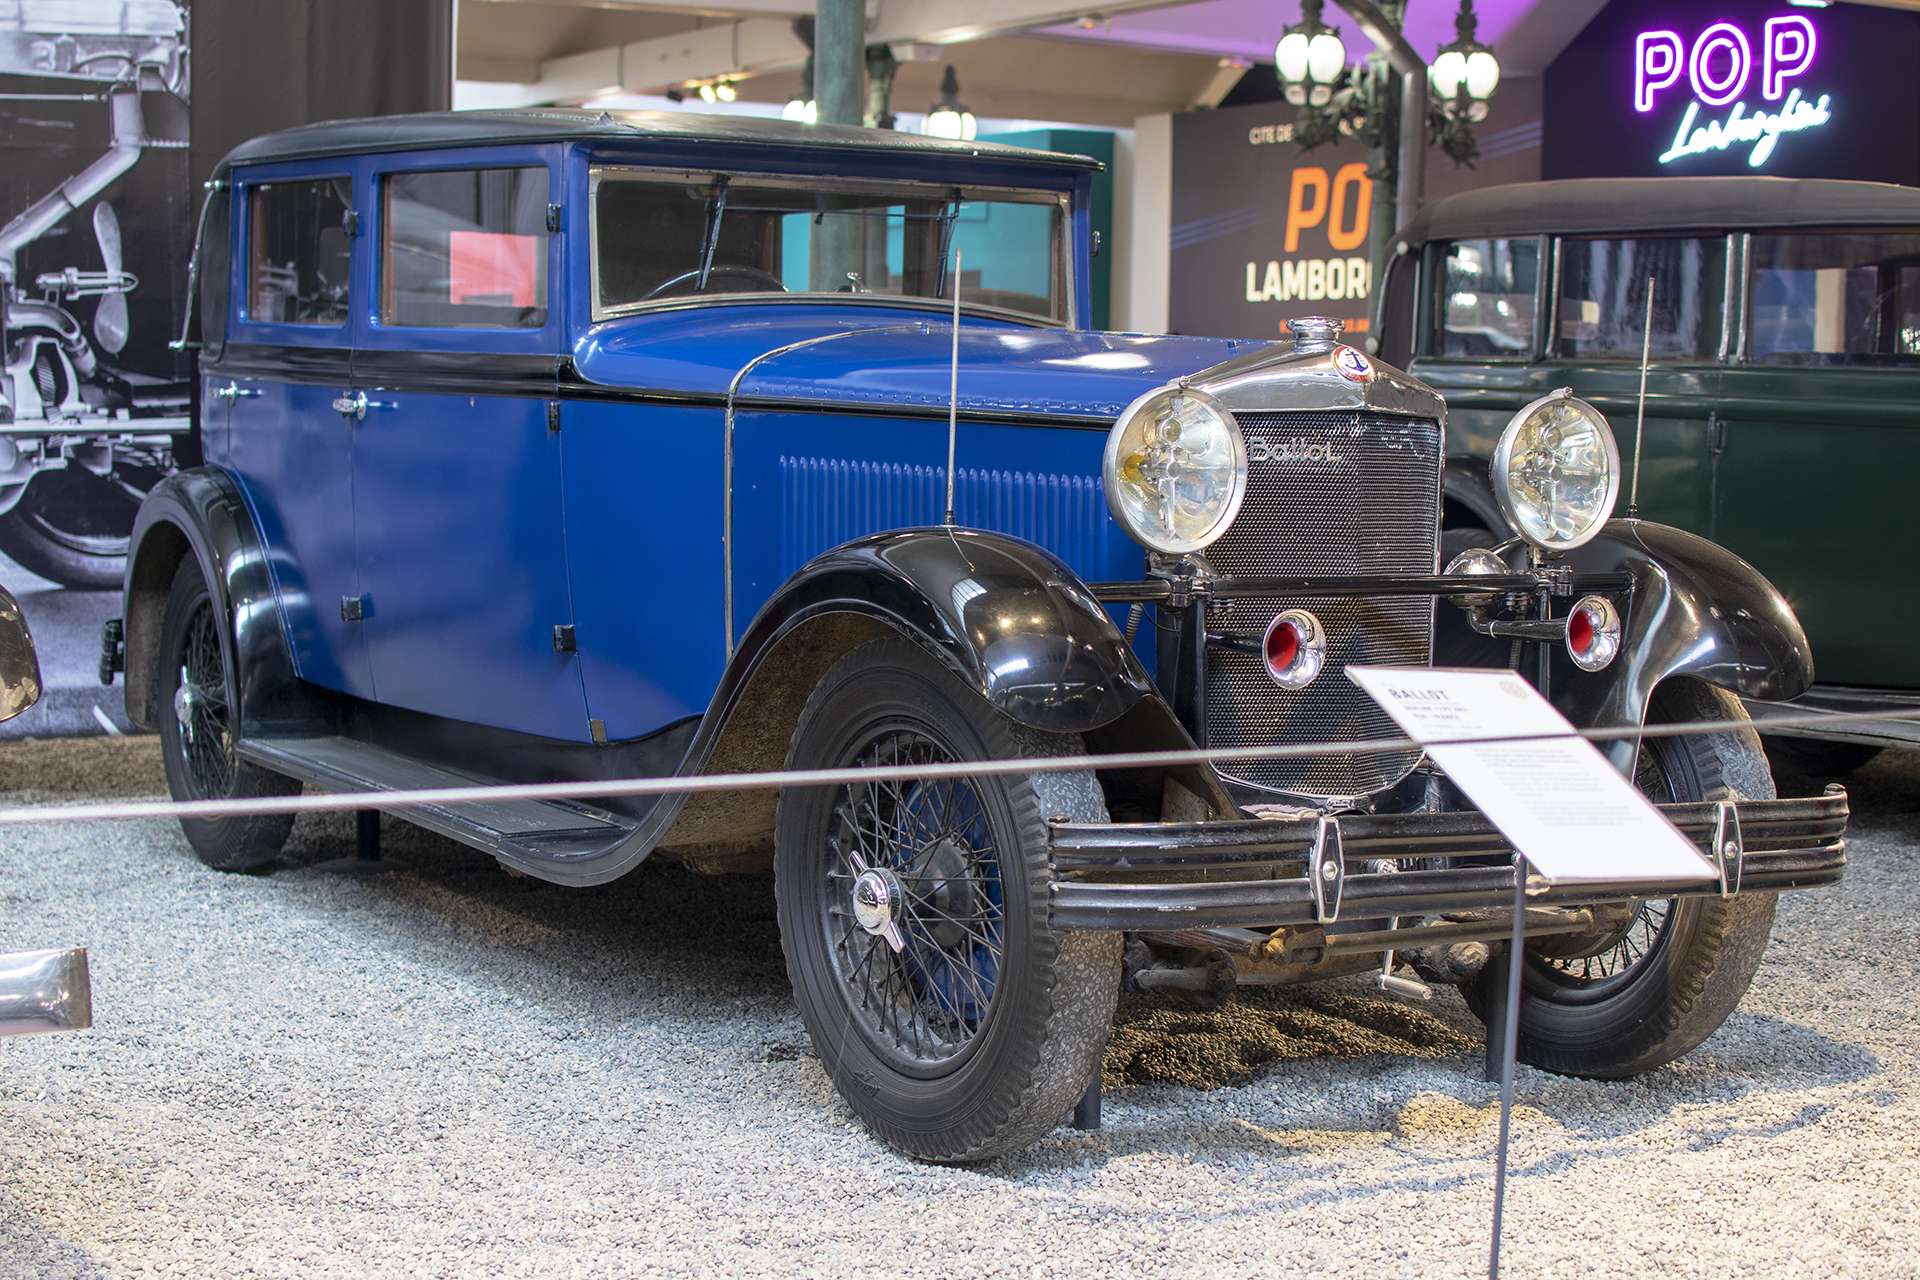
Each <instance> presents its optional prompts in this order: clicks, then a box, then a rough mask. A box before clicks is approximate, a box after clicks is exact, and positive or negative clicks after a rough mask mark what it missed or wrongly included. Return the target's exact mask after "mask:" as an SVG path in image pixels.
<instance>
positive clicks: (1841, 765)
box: [1760, 733, 1881, 778]
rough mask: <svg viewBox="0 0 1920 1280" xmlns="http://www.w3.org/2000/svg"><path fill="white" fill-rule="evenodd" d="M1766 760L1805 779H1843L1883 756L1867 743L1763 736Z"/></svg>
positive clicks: (1762, 741)
mask: <svg viewBox="0 0 1920 1280" xmlns="http://www.w3.org/2000/svg"><path fill="white" fill-rule="evenodd" d="M1760 744H1761V745H1762V746H1764V747H1765V748H1766V749H1767V759H1768V760H1770V761H1772V763H1773V766H1774V768H1776V769H1778V770H1779V771H1780V772H1781V773H1797V774H1799V775H1800V776H1801V777H1803V778H1844V777H1846V776H1847V775H1848V774H1850V773H1852V772H1853V771H1854V770H1855V769H1858V768H1859V767H1860V766H1861V765H1863V764H1865V763H1867V761H1869V760H1871V759H1873V758H1874V757H1875V756H1877V755H1879V754H1880V751H1881V748H1879V747H1875V746H1870V745H1869V744H1867V743H1864V742H1822V741H1820V740H1819V739H1817V738H1780V737H1775V736H1774V735H1773V734H1770V733H1769V734H1762V735H1761V736H1760Z"/></svg>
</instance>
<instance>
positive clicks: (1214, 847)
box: [1049, 786, 1847, 931]
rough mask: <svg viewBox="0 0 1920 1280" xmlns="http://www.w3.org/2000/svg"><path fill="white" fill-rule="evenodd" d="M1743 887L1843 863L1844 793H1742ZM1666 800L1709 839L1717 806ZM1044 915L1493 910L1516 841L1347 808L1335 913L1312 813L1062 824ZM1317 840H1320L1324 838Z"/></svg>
mask: <svg viewBox="0 0 1920 1280" xmlns="http://www.w3.org/2000/svg"><path fill="white" fill-rule="evenodd" d="M1733 808H1734V810H1735V811H1736V813H1737V814H1738V818H1739V831H1740V833H1741V842H1742V849H1741V852H1740V868H1739V874H1738V876H1737V877H1736V879H1737V883H1738V885H1739V889H1738V892H1741V893H1772V892H1776V891H1779V890H1783V889H1814V888H1819V887H1820V886H1822V885H1829V884H1837V883H1838V882H1839V880H1840V877H1841V875H1842V874H1843V873H1844V871H1845V869H1846V865H1847V853H1846V850H1847V843H1846V840H1845V839H1844V836H1845V833H1846V829H1847V794H1846V791H1845V790H1844V789H1843V788H1841V787H1838V786H1832V787H1828V788H1827V791H1826V794H1824V795H1820V796H1812V797H1808V798H1806V799H1795V800H1742V801H1739V802H1738V803H1737V804H1736V805H1734V806H1733ZM1660 809H1661V811H1662V812H1663V813H1665V814H1666V815H1667V817H1668V818H1669V819H1670V820H1671V821H1672V822H1673V824H1674V825H1675V826H1677V827H1679V828H1680V830H1681V831H1682V832H1683V833H1684V834H1685V835H1686V836H1687V838H1688V839H1690V840H1692V841H1693V842H1694V843H1696V844H1698V845H1700V846H1701V847H1702V849H1703V850H1707V851H1709V853H1708V857H1709V861H1712V854H1711V852H1710V850H1711V841H1712V838H1713V834H1714V831H1715V823H1716V821H1717V820H1718V819H1719V818H1720V816H1721V815H1720V812H1719V809H1720V806H1718V805H1715V804H1710V803H1701V804H1666V805H1661V806H1660ZM1049 838H1050V844H1051V853H1052V859H1053V883H1052V887H1051V894H1050V921H1051V923H1052V925H1053V927H1054V928H1056V929H1121V930H1130V931H1131V930H1140V931H1153V930H1166V929H1220V928H1249V927H1253V926H1259V925H1291V924H1314V923H1328V922H1330V921H1332V920H1334V919H1346V920H1363V919H1379V918H1382V917H1390V916H1421V915H1444V914H1455V913H1460V912H1467V911H1490V910H1500V909H1502V908H1506V909H1508V910H1511V907H1512V903H1513V877H1514V871H1513V867H1512V866H1511V865H1510V862H1511V859H1512V856H1513V848H1512V846H1511V845H1509V844H1508V843H1507V840H1506V838H1505V837H1504V836H1502V835H1501V834H1500V833H1499V832H1498V831H1496V830H1495V829H1494V827H1493V825H1492V824H1491V823H1489V822H1488V821H1487V820H1486V819H1485V818H1483V817H1481V816H1480V815H1479V814H1477V813H1408V814H1346V815H1342V816H1341V817H1340V818H1339V845H1340V848H1341V853H1342V854H1343V855H1344V856H1343V857H1342V859H1341V867H1342V873H1341V877H1340V885H1339V890H1338V894H1337V897H1336V898H1335V899H1334V901H1335V902H1336V903H1337V907H1336V909H1335V910H1334V912H1333V914H1328V913H1327V906H1326V904H1327V901H1328V898H1327V893H1326V891H1325V889H1324V888H1323V889H1322V891H1321V892H1319V893H1316V892H1315V890H1314V886H1313V883H1312V881H1311V880H1310V879H1309V878H1308V877H1307V876H1306V875H1305V874H1304V868H1305V865H1306V861H1307V859H1308V858H1310V857H1311V856H1313V854H1314V851H1315V849H1316V840H1317V839H1318V840H1321V841H1324V835H1323V834H1322V828H1321V824H1320V823H1318V822H1317V821H1315V820H1314V819H1311V818H1308V819H1302V820H1292V821H1284V820H1283V821H1268V820H1248V821H1232V822H1206V823H1185V824H1181V823H1108V824H1099V825H1095V824H1090V823H1057V824H1054V825H1053V826H1051V827H1050V828H1049ZM1319 847H1321V848H1322V849H1324V847H1325V846H1324V843H1322V844H1321V845H1320V846H1319ZM1406 858H1453V859H1460V858H1471V859H1475V860H1476V862H1477V865H1468V866H1458V865H1456V866H1454V867H1451V868H1449V869H1447V870H1444V871H1398V872H1392V873H1385V874H1381V873H1367V872H1365V871H1364V870H1358V871H1357V872H1354V873H1347V872H1346V871H1345V868H1346V867H1360V866H1363V864H1364V863H1366V862H1368V861H1372V860H1374V859H1392V860H1398V859H1406ZM1721 891H1722V890H1721V884H1720V882H1719V881H1717V880H1707V881H1697V880H1686V881H1636V882H1632V883H1609V884H1606V885H1604V886H1598V885H1593V884H1560V885H1548V884H1547V883H1546V882H1544V881H1541V882H1540V884H1539V887H1538V891H1537V892H1536V891H1535V889H1533V888H1531V887H1530V888H1529V889H1528V892H1527V905H1528V906H1530V907H1559V906H1570V907H1571V906H1581V905H1585V904H1589V903H1595V902H1618V901H1623V900H1626V899H1629V898H1678V897H1694V896H1714V895H1718V894H1720V893H1721Z"/></svg>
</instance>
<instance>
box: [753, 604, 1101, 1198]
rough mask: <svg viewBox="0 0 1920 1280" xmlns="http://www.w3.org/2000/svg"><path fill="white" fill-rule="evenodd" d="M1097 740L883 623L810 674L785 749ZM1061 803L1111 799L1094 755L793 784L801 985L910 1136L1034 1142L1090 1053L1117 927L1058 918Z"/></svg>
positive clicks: (854, 1081) (797, 756)
mask: <svg viewBox="0 0 1920 1280" xmlns="http://www.w3.org/2000/svg"><path fill="white" fill-rule="evenodd" d="M1084 750H1085V748H1084V747H1083V746H1082V745H1081V743H1080V740H1079V738H1077V737H1074V736H1072V735H1067V734H1046V733H1041V732H1039V731H1037V730H1032V729H1027V728H1023V727H1022V726H1020V725H1017V724H1015V723H1014V722H1013V721H1011V720H1009V719H1007V718H1006V717H1005V716H1003V715H1002V714H1001V713H1000V712H998V711H996V710H994V709H993V708H992V707H991V706H989V705H988V704H987V703H986V701H985V700H984V699H983V698H981V696H980V695H979V693H978V691H976V690H973V689H970V688H968V687H967V686H965V685H962V684H961V683H960V682H959V681H958V680H956V679H955V678H954V677H953V676H952V675H950V674H948V672H947V671H946V669H945V668H944V667H941V666H939V665H938V664H936V663H935V662H934V661H933V660H932V659H931V658H929V657H927V656H926V655H925V654H924V653H923V652H922V651H921V650H920V649H918V648H917V647H916V646H914V645H912V644H910V643H907V642H905V641H900V640H875V641H872V642H870V643H868V644H865V645H862V646H861V647H859V648H857V649H855V650H853V651H852V652H851V653H849V654H847V655H846V656H845V657H843V658H841V659H840V660H839V661H838V662H836V663H835V664H834V665H833V667H832V668H830V669H829V670H828V671H827V673H826V674H825V675H824V676H823V677H822V678H821V679H820V682H819V683H818V685H816V686H815V688H814V690H813V694H812V696H811V697H810V698H809V699H808V700H807V705H806V708H805V709H804V710H803V711H802V712H801V714H800V720H799V724H798V726H797V727H796V728H795V731H794V735H793V745H792V748H791V750H790V751H789V752H788V755H787V767H788V768H790V769H817V768H846V767H852V768H869V769H879V768H893V767H905V768H908V769H911V768H914V767H917V766H923V765H935V764H948V763H957V762H964V761H967V760H991V759H1017V758H1020V757H1023V756H1046V755H1055V756H1057V755H1081V754H1084ZM1043 797H1044V798H1043ZM1055 814H1062V815H1066V816H1067V817H1068V818H1069V819H1071V820H1074V821H1096V822H1098V821H1105V820H1106V805H1105V803H1104V801H1102V800H1101V799H1100V791H1099V785H1098V783H1097V782H1096V781H1095V780H1094V777H1093V775H1092V774H1091V772H1084V773H1082V772H1078V771H1070V772H1067V773H1057V774H1042V773H1023V774H1007V775H992V776H982V777H977V778H964V777H963V778H914V777H906V778H899V779H891V778H890V779H878V778H876V779H873V780H871V781H864V780H863V781H858V782H853V783H848V784H843V785H838V786H832V787H790V788H785V789H783V790H782V791H781V793H780V801H779V809H778V815H777V819H776V830H775V835H774V870H775V895H776V897H777V899H778V902H779V908H780V941H781V946H782V947H783V949H784V950H785V952H786V957H787V973H788V975H789V976H790V977H791V978H792V979H793V994H794V1002H795V1003H796V1004H797V1005H798V1006H799V1008H800V1016H801V1018H802V1019H803V1020H804V1021H805V1022H806V1025H807V1033H808V1035H809V1036H810V1037H811V1038H812V1040H813V1046H814V1050H815V1052H816V1053H818V1054H819V1057H820V1062H821V1065H822V1066H823V1067H824V1068H825V1069H826V1071H827V1074H828V1075H829V1076H830V1077H831V1078H832V1080H833V1083H834V1087H835V1088H837V1089H838V1090H839V1092H840V1095H841V1097H842V1098H844V1099H845V1100H846V1102H847V1104H848V1105H849V1106H851V1107H852V1108H853V1110H854V1111H855V1113H856V1114H858V1115H859V1117H860V1118H861V1120H862V1121H864V1122H865V1123H866V1125H867V1127H868V1128H869V1129H870V1130H872V1131H873V1132H874V1134H876V1135H877V1136H878V1137H879V1138H880V1139H881V1140H883V1141H884V1142H886V1143H887V1144H888V1145H890V1146H892V1147H893V1148H894V1149H896V1150H898V1151H900V1152H902V1153H904V1154H906V1155H910V1156H913V1157H915V1158H917V1159H921V1160H935V1161H941V1162H947V1163H971V1162H974V1161H980V1160H986V1159H990V1158H992V1157H994V1156H997V1155H1000V1154H1002V1153H1004V1152H1006V1151H1010V1150H1014V1149H1017V1148H1019V1147H1022V1146H1025V1145H1026V1144H1028V1143H1030V1142H1032V1141H1034V1140H1035V1139H1036V1138H1038V1137H1040V1136H1041V1135H1042V1134H1044V1133H1046V1132H1047V1131H1048V1130H1050V1129H1052V1128H1053V1127H1054V1126H1055V1125H1056V1124H1058V1123H1059V1121H1060V1120H1061V1119H1062V1118H1063V1117H1064V1116H1065V1115H1066V1114H1067V1113H1068V1112H1069V1111H1071V1110H1072V1109H1073V1104H1074V1103H1075V1102H1076V1101H1078V1100H1079V1098H1080V1095H1081V1094H1082V1093H1083V1092H1084V1091H1085V1089H1086V1086H1087V1081H1088V1080H1089V1079H1090V1078H1091V1077H1092V1075H1093V1073H1094V1072H1095V1071H1097V1070H1098V1069H1099V1064H1100V1053H1101V1050H1102V1049H1103V1048H1104V1046H1105V1044H1106V1036H1107V1030H1108V1028H1109V1026H1110V1025H1111V1023H1112V1020H1113V1008H1114V1002H1115V999H1116V998H1117V996H1118V994H1119V986H1120V939H1119V936H1118V935H1117V934H1110V933H1055V932H1053V931H1052V930H1051V929H1050V928H1048V925H1047V897H1048V882H1049V879H1050V876H1051V869H1050V867H1049V864H1048V858H1047V829H1046V821H1047V819H1048V818H1049V817H1051V816H1052V815H1055Z"/></svg>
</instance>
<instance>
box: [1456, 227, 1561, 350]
mask: <svg viewBox="0 0 1920 1280" xmlns="http://www.w3.org/2000/svg"><path fill="white" fill-rule="evenodd" d="M1539 282H1540V241H1539V238H1538V237H1536V236H1527V237H1525V238H1524V239H1514V240H1457V241H1455V242H1454V243H1453V244H1450V245H1448V246H1447V250H1446V254H1445V256H1444V257H1443V258H1442V268H1441V272H1440V308H1439V311H1440V354H1441V355H1443V356H1479V357H1481V358H1483V359H1484V358H1492V359H1496V360H1500V359H1506V360H1524V359H1526V358H1527V357H1528V356H1530V355H1532V354H1533V300H1534V297H1535V293H1534V291H1535V289H1537V288H1538V287H1539Z"/></svg>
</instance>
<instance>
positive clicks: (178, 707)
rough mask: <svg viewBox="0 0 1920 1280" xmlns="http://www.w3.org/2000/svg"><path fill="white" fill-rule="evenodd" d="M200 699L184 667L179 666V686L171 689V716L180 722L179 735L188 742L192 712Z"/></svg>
mask: <svg viewBox="0 0 1920 1280" xmlns="http://www.w3.org/2000/svg"><path fill="white" fill-rule="evenodd" d="M201 701H202V699H201V696H200V691H199V690H198V689H196V688H194V687H193V681H191V680H189V679H187V672H186V668H184V667H183V668H181V670H180V687H179V688H178V689H175V690H174V691H173V718H174V719H175V720H178V721H179V722H180V735H181V736H182V737H183V738H185V739H186V740H187V741H188V742H192V741H193V713H194V711H195V710H196V709H197V708H198V707H199V705H200V703H201Z"/></svg>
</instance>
